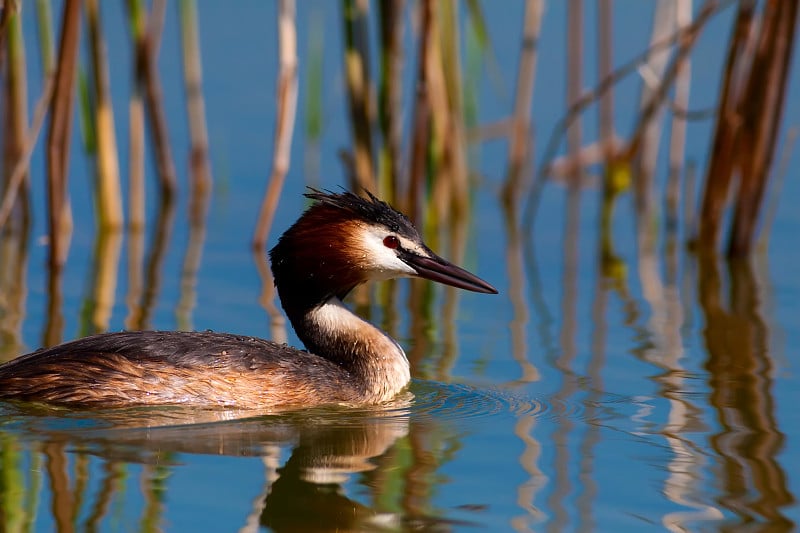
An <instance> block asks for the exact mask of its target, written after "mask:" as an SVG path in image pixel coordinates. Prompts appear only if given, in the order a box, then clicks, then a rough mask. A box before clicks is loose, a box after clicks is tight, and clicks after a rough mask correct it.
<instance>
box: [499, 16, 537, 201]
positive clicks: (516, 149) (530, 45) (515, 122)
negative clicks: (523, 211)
mask: <svg viewBox="0 0 800 533" xmlns="http://www.w3.org/2000/svg"><path fill="white" fill-rule="evenodd" d="M543 14H544V2H543V0H526V2H525V14H524V16H523V26H522V51H521V53H520V56H519V66H518V68H517V88H516V93H515V95H514V111H513V116H512V122H511V124H512V125H511V138H510V139H509V142H508V173H507V176H508V179H507V180H506V182H505V184H504V185H503V191H502V197H503V202H504V203H505V205H506V207H507V208H508V209H510V207H511V205H512V204H516V202H517V199H518V198H519V193H520V191H521V190H522V188H523V187H524V185H525V184H524V183H523V182H522V179H523V177H524V176H523V173H522V171H521V170H522V168H523V167H524V166H526V163H527V161H528V159H529V157H530V154H529V150H530V138H531V104H532V102H533V91H534V87H535V80H536V62H537V60H538V52H539V32H540V31H541V28H542V15H543ZM511 212H512V213H513V214H514V216H516V212H517V210H516V209H513V210H511Z"/></svg>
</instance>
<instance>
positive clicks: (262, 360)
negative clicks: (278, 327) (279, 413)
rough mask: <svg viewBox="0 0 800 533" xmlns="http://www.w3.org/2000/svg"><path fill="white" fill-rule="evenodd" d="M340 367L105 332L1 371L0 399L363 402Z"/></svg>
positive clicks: (207, 338) (215, 339) (188, 338)
mask: <svg viewBox="0 0 800 533" xmlns="http://www.w3.org/2000/svg"><path fill="white" fill-rule="evenodd" d="M356 384H357V383H356V382H354V381H353V380H352V378H350V376H349V375H348V373H347V372H346V371H345V370H344V369H342V368H341V367H340V366H338V365H336V364H335V363H333V362H331V361H328V360H327V359H324V358H322V357H319V356H316V355H313V354H310V353H308V352H305V351H301V350H297V349H295V348H291V347H290V346H286V345H281V344H276V343H274V342H270V341H266V340H264V339H258V338H255V337H245V336H240V335H233V334H228V333H213V332H183V331H130V332H119V333H103V334H100V335H94V336H91V337H85V338H82V339H78V340H75V341H71V342H67V343H64V344H60V345H58V346H54V347H52V348H46V349H42V350H38V351H36V352H33V353H30V354H27V355H24V356H22V357H18V358H17V359H14V360H12V361H10V362H8V363H6V364H5V365H3V366H2V368H1V369H0V398H7V399H16V400H26V401H37V402H48V403H56V404H73V405H83V406H87V407H89V406H102V407H111V406H122V405H148V404H150V405H164V404H182V405H207V406H212V405H215V406H236V407H241V408H263V407H270V406H275V407H279V406H287V405H309V404H311V405H314V404H323V403H358V398H359V397H360V396H361V393H360V391H358V390H357V388H356V387H355V386H354V385H356Z"/></svg>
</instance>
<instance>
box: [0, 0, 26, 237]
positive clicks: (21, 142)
mask: <svg viewBox="0 0 800 533" xmlns="http://www.w3.org/2000/svg"><path fill="white" fill-rule="evenodd" d="M3 18H4V19H7V20H5V22H4V25H5V29H6V33H7V36H6V39H5V42H6V43H7V52H8V53H7V59H8V61H7V63H8V70H7V75H6V97H5V98H4V99H3V105H4V109H3V111H4V112H3V115H4V116H5V124H4V126H5V128H4V130H5V135H3V140H4V144H5V146H4V147H3V169H2V175H0V192H2V194H3V195H6V194H9V193H10V191H11V188H12V187H13V188H14V190H18V191H20V192H21V195H14V196H15V198H16V201H14V202H13V203H12V206H11V209H12V210H15V212H16V214H17V216H16V217H15V218H16V220H17V222H18V224H20V225H22V226H25V225H27V224H28V221H29V208H30V205H29V199H28V172H27V166H26V168H25V169H24V170H23V171H22V173H21V175H20V176H19V177H16V180H20V181H19V183H16V184H15V183H14V182H15V177H14V176H13V174H14V170H15V167H16V164H17V162H18V161H20V160H21V159H22V158H23V155H24V153H25V142H26V141H27V132H28V98H27V80H26V76H25V43H24V41H23V38H22V28H21V20H20V12H19V6H17V5H16V4H14V3H13V2H12V3H9V5H6V7H5V8H4V11H3ZM3 44H4V43H3V42H2V40H0V47H2V46H3ZM0 66H2V63H0ZM12 194H13V193H12ZM15 207H16V209H14V208H15ZM0 226H2V223H1V221H0Z"/></svg>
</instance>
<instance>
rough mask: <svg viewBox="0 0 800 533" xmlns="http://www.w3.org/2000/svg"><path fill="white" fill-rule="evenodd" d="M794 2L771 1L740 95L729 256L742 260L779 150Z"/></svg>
mask: <svg viewBox="0 0 800 533" xmlns="http://www.w3.org/2000/svg"><path fill="white" fill-rule="evenodd" d="M797 12H798V0H770V1H768V2H767V4H766V6H765V7H764V11H763V14H762V18H763V19H764V23H763V24H762V26H761V34H760V37H759V42H758V45H757V48H756V53H755V58H754V61H753V62H752V63H751V64H750V75H749V79H748V80H747V86H746V88H745V92H744V94H742V104H743V105H742V108H741V109H742V112H743V117H742V118H743V119H744V120H743V122H742V124H741V128H742V142H741V144H740V146H745V147H748V148H750V147H752V151H751V150H749V149H748V150H740V154H741V155H742V166H741V169H740V170H741V176H740V179H739V189H738V191H737V195H736V200H735V204H734V211H733V222H732V226H731V233H730V239H729V241H728V251H727V253H728V256H729V257H735V256H743V255H746V254H748V253H749V252H750V250H751V249H752V248H753V245H754V244H755V233H756V225H757V222H758V215H759V211H760V208H761V204H762V200H763V198H764V191H765V190H766V187H767V181H768V180H769V176H770V169H771V167H772V160H773V158H774V154H775V149H776V147H777V137H778V130H779V128H780V124H781V116H782V114H783V113H782V112H783V104H784V100H785V96H786V85H787V82H788V79H789V68H790V64H791V57H792V50H793V49H794V35H795V27H796V25H797Z"/></svg>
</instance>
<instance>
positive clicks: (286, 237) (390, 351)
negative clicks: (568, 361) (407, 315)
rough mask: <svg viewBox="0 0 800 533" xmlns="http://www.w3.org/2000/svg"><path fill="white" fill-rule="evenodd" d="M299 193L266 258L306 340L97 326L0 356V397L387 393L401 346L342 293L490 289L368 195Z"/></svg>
mask: <svg viewBox="0 0 800 533" xmlns="http://www.w3.org/2000/svg"><path fill="white" fill-rule="evenodd" d="M307 196H308V197H309V198H311V199H312V200H314V204H313V205H312V206H311V207H310V208H309V209H308V210H306V212H305V213H304V214H303V215H302V216H301V217H300V219H299V220H298V221H297V222H295V224H294V225H293V226H292V227H290V228H289V229H288V230H287V231H286V233H284V234H283V236H281V238H280V239H279V241H278V244H277V245H276V246H275V248H273V249H272V251H271V252H270V259H271V263H272V271H273V274H274V277H275V285H276V287H277V289H278V295H279V296H280V299H281V304H282V305H283V308H284V310H285V311H286V314H287V316H288V318H289V320H290V321H291V323H292V326H293V327H294V329H295V331H296V332H297V335H298V337H299V338H300V340H302V341H303V343H304V344H305V346H306V348H307V349H308V351H302V350H297V349H295V348H291V347H288V346H285V345H279V344H275V343H273V342H269V341H266V340H262V339H256V338H251V337H242V336H238V335H231V334H225V333H211V332H177V331H173V332H158V331H131V332H121V333H104V334H100V335H95V336H92V337H86V338H83V339H79V340H76V341H72V342H68V343H65V344H61V345H58V346H55V347H52V348H46V349H42V350H39V351H36V352H33V353H30V354H27V355H24V356H21V357H18V358H17V359H14V360H12V361H9V362H8V363H5V364H4V365H0V400H1V399H15V400H26V401H39V402H48V403H58V404H68V405H79V406H121V405H148V404H149V405H168V404H173V405H174V404H181V405H198V406H210V405H217V406H230V407H240V408H262V409H263V408H273V407H288V406H295V405H297V406H300V405H302V406H307V405H319V404H329V403H346V404H378V403H382V402H385V401H388V400H391V399H392V398H393V397H394V396H396V395H397V393H398V392H400V391H401V390H402V389H403V388H404V387H405V386H406V385H407V384H408V382H409V379H410V373H409V366H408V361H407V359H406V356H405V353H404V352H403V350H402V348H400V346H399V345H398V344H397V342H395V341H394V340H393V339H392V338H390V337H389V336H388V335H386V334H385V333H383V332H382V331H380V330H379V329H378V328H376V327H374V326H373V325H371V324H369V323H368V322H366V321H364V320H362V319H361V318H359V317H358V316H356V315H355V314H353V313H352V312H350V311H349V310H348V309H347V308H346V307H345V306H344V305H343V304H342V299H343V298H344V296H345V295H347V293H348V292H350V290H352V289H353V288H354V287H355V286H356V285H359V284H360V283H363V282H365V281H367V280H380V279H390V278H396V277H404V276H416V277H423V278H427V279H431V280H434V281H439V282H441V283H445V284H448V285H452V286H455V287H460V288H463V289H467V290H472V291H476V292H483V293H496V292H497V291H496V290H495V289H494V288H493V287H492V286H491V285H489V284H488V283H486V282H485V281H483V280H481V279H480V278H478V277H476V276H474V275H472V274H470V273H469V272H467V271H465V270H463V269H461V268H459V267H457V266H455V265H453V264H451V263H448V262H447V261H445V260H444V259H442V258H440V257H438V256H437V255H436V254H434V253H433V252H432V251H431V250H430V249H429V248H428V247H427V246H425V244H424V243H423V242H422V239H421V238H420V236H419V233H418V232H417V230H416V229H415V228H414V226H413V225H412V224H411V222H410V221H409V220H408V219H407V218H406V217H405V216H404V215H402V214H401V213H399V212H397V211H395V210H394V209H392V208H391V207H390V206H389V205H388V204H386V203H384V202H381V201H380V200H378V199H377V198H375V197H374V196H372V195H370V198H369V199H364V198H361V197H358V196H356V195H354V194H350V193H341V194H327V193H321V192H317V191H315V192H312V193H309V194H307Z"/></svg>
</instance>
